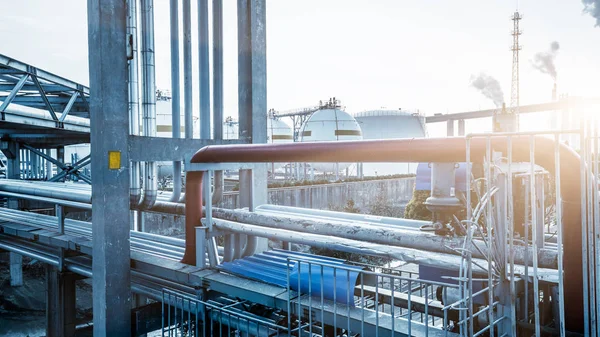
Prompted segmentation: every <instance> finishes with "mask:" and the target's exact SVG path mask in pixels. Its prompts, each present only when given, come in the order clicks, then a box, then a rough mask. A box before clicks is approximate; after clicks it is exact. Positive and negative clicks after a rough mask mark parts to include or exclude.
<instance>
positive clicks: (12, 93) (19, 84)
mask: <svg viewBox="0 0 600 337" xmlns="http://www.w3.org/2000/svg"><path fill="white" fill-rule="evenodd" d="M27 78H29V75H23V77H21V79H20V80H19V82H17V84H16V85H15V86H14V87H13V88H12V90H11V91H10V94H8V96H7V97H6V98H5V99H4V101H3V102H2V105H0V112H4V110H6V107H7V106H8V105H9V104H10V103H11V102H12V100H13V99H14V98H15V96H16V95H17V93H18V92H19V90H21V88H23V85H24V84H25V82H26V81H27Z"/></svg>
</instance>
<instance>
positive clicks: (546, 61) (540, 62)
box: [532, 0, 600, 81]
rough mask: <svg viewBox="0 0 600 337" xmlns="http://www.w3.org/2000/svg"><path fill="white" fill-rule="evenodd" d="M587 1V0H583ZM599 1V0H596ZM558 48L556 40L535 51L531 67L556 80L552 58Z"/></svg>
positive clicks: (554, 56)
mask: <svg viewBox="0 0 600 337" xmlns="http://www.w3.org/2000/svg"><path fill="white" fill-rule="evenodd" d="M585 1H588V0H585ZM598 1H600V0H598ZM559 49H560V45H559V44H558V42H556V41H553V42H552V43H551V44H550V50H548V51H545V52H541V53H537V54H535V55H534V56H533V62H532V64H533V67H534V68H535V69H537V70H539V71H541V72H542V73H544V74H548V75H550V76H552V79H553V80H555V81H556V66H555V65H554V59H555V58H556V54H558V50H559Z"/></svg>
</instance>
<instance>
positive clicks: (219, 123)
mask: <svg viewBox="0 0 600 337" xmlns="http://www.w3.org/2000/svg"><path fill="white" fill-rule="evenodd" d="M212 9H213V13H212V22H213V41H212V43H213V120H212V121H213V138H214V139H215V140H222V139H223V0H214V1H213V6H212ZM213 186H214V192H213V197H212V203H213V205H218V204H219V203H220V202H221V200H222V199H223V188H224V178H223V171H215V173H214V174H213Z"/></svg>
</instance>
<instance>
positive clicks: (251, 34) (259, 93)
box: [237, 0, 267, 251]
mask: <svg viewBox="0 0 600 337" xmlns="http://www.w3.org/2000/svg"><path fill="white" fill-rule="evenodd" d="M237 18H238V109H239V110H238V111H239V136H240V139H250V141H251V143H253V144H264V143H267V59H266V56H267V53H266V51H267V35H266V29H265V27H266V4H265V0H238V3H237ZM249 193H250V194H249ZM244 194H246V196H245V197H243V196H244ZM244 198H245V200H248V199H249V198H251V199H252V203H251V204H252V205H260V204H265V203H267V164H264V165H262V166H261V167H260V168H257V169H254V170H252V172H244V171H240V204H241V205H240V206H242V207H244V206H250V205H246V204H244V203H242V201H243V200H244ZM266 249H267V240H266V239H260V240H259V242H258V245H257V251H262V250H266Z"/></svg>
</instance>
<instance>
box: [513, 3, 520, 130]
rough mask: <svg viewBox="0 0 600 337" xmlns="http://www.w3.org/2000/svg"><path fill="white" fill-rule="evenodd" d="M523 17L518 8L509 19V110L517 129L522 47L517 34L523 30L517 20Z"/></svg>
mask: <svg viewBox="0 0 600 337" xmlns="http://www.w3.org/2000/svg"><path fill="white" fill-rule="evenodd" d="M521 19H523V16H522V15H521V14H520V13H519V12H518V10H517V11H516V12H515V13H514V14H513V16H512V17H511V20H512V21H513V31H512V36H513V45H512V47H511V50H512V52H513V62H512V85H511V95H510V112H511V114H513V115H515V119H516V122H517V125H516V128H517V130H519V105H520V101H519V51H520V50H521V49H522V46H521V45H520V44H519V36H521V34H523V31H521V30H520V29H519V21H521Z"/></svg>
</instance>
